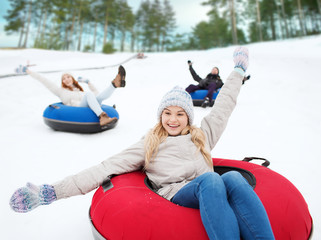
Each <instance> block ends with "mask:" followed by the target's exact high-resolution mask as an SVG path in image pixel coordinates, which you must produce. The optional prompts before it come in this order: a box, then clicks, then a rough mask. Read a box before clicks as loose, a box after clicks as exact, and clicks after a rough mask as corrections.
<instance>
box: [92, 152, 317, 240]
mask: <svg viewBox="0 0 321 240" xmlns="http://www.w3.org/2000/svg"><path fill="white" fill-rule="evenodd" d="M253 159H258V158H245V159H244V160H243V161H239V160H228V159H220V158H213V164H214V170H215V172H217V173H219V174H220V175H222V174H224V173H226V172H228V171H238V172H240V173H241V174H242V176H243V177H244V178H245V179H246V180H247V181H248V183H249V184H250V185H251V186H252V187H253V188H254V191H255V192H256V194H257V195H258V196H259V198H260V200H261V201H262V203H263V205H264V208H265V210H266V212H267V214H268V217H269V220H270V223H271V226H272V230H273V234H274V237H275V239H277V240H307V239H310V237H311V235H312V226H313V223H312V218H311V215H310V213H309V209H308V206H307V203H306V202H305V200H304V198H303V196H302V195H301V193H300V192H299V191H298V190H297V189H296V187H295V186H294V185H293V184H292V183H291V182H290V181H289V180H287V179H286V178H285V177H283V176H281V175H280V174H278V173H276V172H274V171H272V170H270V169H269V168H267V166H268V165H269V162H268V161H267V160H266V159H262V158H260V159H261V160H263V161H264V162H263V164H262V165H258V164H255V163H250V162H249V161H251V160H253ZM89 215H90V220H91V223H92V230H93V235H94V238H95V239H96V240H102V239H108V240H116V239H140V240H147V239H153V240H163V239H171V240H181V239H184V240H195V239H198V240H202V239H204V240H205V239H208V236H207V234H206V231H205V229H204V227H203V224H202V220H201V217H200V213H199V210H198V209H192V208H186V207H181V206H178V205H176V204H174V203H172V202H170V201H168V200H167V199H165V198H163V197H161V196H159V195H158V194H156V193H155V192H154V191H153V189H152V186H151V184H150V182H149V180H148V178H147V177H146V174H144V173H143V172H141V171H137V172H132V173H127V174H124V175H119V176H114V177H112V178H111V179H110V178H107V179H106V181H105V182H104V183H103V184H102V186H101V187H100V188H99V189H98V190H97V191H96V193H95V195H94V196H93V199H92V204H91V207H90V211H89Z"/></svg>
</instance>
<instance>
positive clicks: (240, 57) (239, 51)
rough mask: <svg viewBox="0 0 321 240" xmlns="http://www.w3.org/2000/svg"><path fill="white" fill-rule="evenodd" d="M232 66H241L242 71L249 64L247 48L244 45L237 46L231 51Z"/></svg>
mask: <svg viewBox="0 0 321 240" xmlns="http://www.w3.org/2000/svg"><path fill="white" fill-rule="evenodd" d="M233 60H234V64H235V66H234V68H242V69H243V71H244V72H246V69H247V67H248V65H249V50H248V49H247V48H246V47H237V48H236V49H235V50H234V53H233Z"/></svg>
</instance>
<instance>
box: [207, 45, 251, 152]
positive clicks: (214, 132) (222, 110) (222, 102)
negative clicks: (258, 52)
mask: <svg viewBox="0 0 321 240" xmlns="http://www.w3.org/2000/svg"><path fill="white" fill-rule="evenodd" d="M233 57H234V63H235V68H234V70H233V71H232V72H231V74H230V75H229V77H228V78H227V80H226V82H225V83H224V85H223V87H222V88H221V90H220V93H219V94H218V96H217V98H216V100H215V104H214V106H213V108H212V110H211V112H210V113H209V114H208V115H207V116H206V117H204V119H203V120H202V123H201V128H202V129H203V131H204V133H205V135H206V138H207V140H208V143H209V146H210V148H211V149H213V148H214V147H215V145H216V143H217V142H218V140H219V139H220V137H221V136H222V134H223V132H224V130H225V127H226V125H227V122H228V119H229V117H230V116H231V114H232V112H233V110H234V108H235V106H236V102H237V97H238V95H239V92H240V89H241V86H242V80H243V77H244V74H245V71H246V69H247V66H248V50H247V48H245V47H240V48H237V49H236V50H235V51H234V55H233Z"/></svg>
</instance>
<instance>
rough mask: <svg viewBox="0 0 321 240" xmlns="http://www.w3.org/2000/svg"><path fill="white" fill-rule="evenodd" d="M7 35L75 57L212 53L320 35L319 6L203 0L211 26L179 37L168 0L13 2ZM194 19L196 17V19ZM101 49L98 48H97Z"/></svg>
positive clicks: (319, 0) (308, 1) (311, 1)
mask: <svg viewBox="0 0 321 240" xmlns="http://www.w3.org/2000/svg"><path fill="white" fill-rule="evenodd" d="M9 2H10V9H9V10H8V11H7V14H6V16H5V19H6V21H7V24H6V25H5V31H6V32H7V33H8V34H13V33H15V34H17V33H18V34H19V41H18V44H17V47H19V48H25V47H27V45H28V41H32V44H30V43H29V45H32V46H33V47H35V48H43V49H55V50H77V51H103V52H105V53H111V52H114V51H116V50H118V51H133V52H134V51H147V52H148V51H175V50H189V49H209V48H214V47H222V46H228V45H232V44H244V43H249V42H259V41H270V40H279V39H287V38H294V37H299V36H307V35H312V34H320V32H321V0H237V1H236V0H204V2H203V3H202V4H203V5H205V6H210V11H209V12H208V13H207V14H208V16H209V20H208V21H201V22H199V23H197V24H196V26H194V27H193V28H192V29H191V32H189V33H183V34H175V30H176V28H177V26H176V19H175V11H174V9H173V7H172V5H171V3H170V1H169V0H163V1H161V0H144V1H142V2H141V4H140V6H139V8H138V10H137V11H136V13H134V12H133V10H132V8H131V7H130V6H129V5H128V3H127V0H37V1H36V0H9ZM190 17H197V15H196V14H195V15H193V16H190ZM98 47H99V48H98Z"/></svg>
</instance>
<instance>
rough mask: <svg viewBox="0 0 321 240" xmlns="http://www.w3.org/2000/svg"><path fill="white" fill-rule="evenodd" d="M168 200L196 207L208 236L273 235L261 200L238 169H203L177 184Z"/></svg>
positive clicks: (256, 236) (211, 237)
mask: <svg viewBox="0 0 321 240" xmlns="http://www.w3.org/2000/svg"><path fill="white" fill-rule="evenodd" d="M172 202H173V203H176V204H178V205H181V206H184V207H189V208H197V209H200V214H201V218H202V222H203V225H204V227H205V230H206V232H207V235H208V237H209V239H215V240H220V239H222V240H226V239H233V240H234V239H237V240H238V239H240V237H242V239H243V240H248V239H269V240H270V239H274V236H273V232H272V229H271V225H270V222H269V219H268V216H267V214H266V211H265V209H264V207H263V204H262V203H261V201H260V199H259V198H258V196H257V195H256V193H255V192H254V190H253V188H252V187H251V186H250V185H249V184H248V182H247V181H246V180H245V179H244V178H243V176H242V175H241V174H240V173H239V172H236V171H230V172H227V173H225V174H223V175H222V176H220V175H219V174H217V173H215V172H208V173H204V174H203V175H201V176H199V177H197V178H195V179H194V180H193V181H191V182H190V183H188V184H186V185H185V186H184V187H183V188H181V189H180V190H179V191H178V192H177V193H176V194H175V196H174V197H173V198H172Z"/></svg>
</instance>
